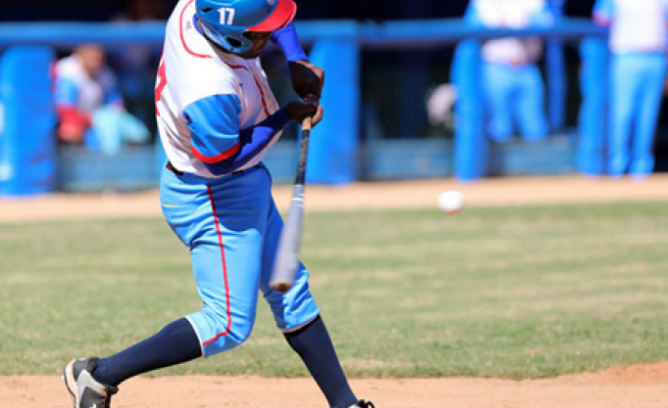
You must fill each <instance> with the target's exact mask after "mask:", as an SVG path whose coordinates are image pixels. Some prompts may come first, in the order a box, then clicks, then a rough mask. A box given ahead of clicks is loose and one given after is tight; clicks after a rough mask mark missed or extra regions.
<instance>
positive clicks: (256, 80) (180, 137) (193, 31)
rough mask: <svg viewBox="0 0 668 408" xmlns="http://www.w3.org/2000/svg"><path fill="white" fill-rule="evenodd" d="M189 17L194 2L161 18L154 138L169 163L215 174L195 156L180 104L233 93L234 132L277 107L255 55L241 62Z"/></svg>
mask: <svg viewBox="0 0 668 408" xmlns="http://www.w3.org/2000/svg"><path fill="white" fill-rule="evenodd" d="M195 16H196V10H195V0H180V1H179V3H178V4H177V6H176V8H175V9H174V11H173V13H172V15H171V16H170V18H169V20H168V22H167V32H166V35H165V45H164V50H163V57H162V59H161V62H160V67H159V70H158V79H157V83H156V115H157V122H158V129H159V131H160V139H161V141H162V145H163V147H164V149H165V153H166V154H167V158H168V159H169V161H170V162H171V163H172V165H173V166H174V167H175V168H176V169H178V170H180V171H183V172H187V173H193V174H197V175H199V176H203V177H216V176H215V175H213V174H212V173H211V172H210V171H209V170H208V169H207V168H206V166H205V165H204V163H203V162H202V161H201V160H200V159H198V158H197V157H196V152H195V151H194V149H193V143H192V139H191V136H192V135H191V131H190V128H189V121H188V119H187V118H186V115H185V114H184V110H185V109H186V107H188V106H189V105H191V104H192V103H194V102H196V101H198V100H201V99H204V98H208V97H211V96H215V95H233V96H236V97H237V98H238V100H239V101H240V103H241V111H240V112H239V113H238V116H239V118H238V120H239V124H240V125H239V130H243V129H247V128H250V127H252V126H254V125H256V124H257V123H259V122H261V121H263V120H264V119H265V118H267V117H268V116H270V115H271V114H273V113H274V112H276V111H277V110H278V109H279V108H280V107H279V105H278V103H277V102H276V99H275V97H274V95H273V93H272V91H271V88H270V87H269V83H268V82H267V77H266V75H265V73H264V71H263V70H262V67H261V66H260V60H259V58H255V59H250V60H245V59H243V58H240V57H238V56H236V55H233V54H228V53H224V52H222V51H220V50H218V49H216V48H214V46H213V45H211V44H210V43H209V42H208V41H207V40H206V39H205V38H204V37H203V36H202V34H200V32H199V30H198V29H197V28H196V26H195V24H196V20H195ZM280 136H281V132H278V133H277V134H276V135H275V136H274V138H273V139H272V141H271V142H270V143H269V144H268V145H267V147H266V148H265V149H263V150H262V151H260V152H259V153H258V154H257V155H256V156H255V157H253V158H252V159H251V160H250V161H249V162H248V163H246V164H245V165H244V166H243V167H241V168H239V170H242V169H245V168H249V167H252V166H254V165H256V164H258V163H259V162H260V160H261V159H262V157H263V156H264V154H265V152H266V150H267V149H268V148H269V147H270V146H271V145H272V144H273V143H275V142H276V140H278V138H279V137H280ZM221 153H222V152H221Z"/></svg>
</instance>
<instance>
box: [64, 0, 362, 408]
mask: <svg viewBox="0 0 668 408" xmlns="http://www.w3.org/2000/svg"><path fill="white" fill-rule="evenodd" d="M296 10H297V6H296V4H295V3H294V2H293V0H181V1H180V2H179V3H178V4H177V6H176V8H175V10H174V11H173V13H172V15H171V17H170V18H169V21H168V23H167V32H166V39H165V44H164V53H163V57H162V59H161V62H160V66H159V70H158V79H157V84H156V93H155V97H156V116H157V122H158V128H159V130H160V138H161V141H162V144H163V146H164V148H165V151H166V153H167V157H168V159H169V164H168V165H167V166H166V168H165V169H164V171H163V174H162V177H161V192H160V195H161V198H160V199H161V204H162V209H163V214H164V216H165V219H166V220H167V222H168V223H169V225H170V226H171V228H172V229H173V231H174V232H175V233H176V235H177V236H178V237H179V239H180V240H181V241H182V242H183V243H184V244H185V245H186V246H187V247H188V248H189V249H190V253H191V257H192V267H193V272H194V275H195V280H196V282H197V288H198V292H199V294H200V297H201V298H202V301H203V307H202V309H201V310H200V311H198V312H195V313H192V314H190V315H188V316H186V317H185V318H182V319H178V320H176V321H174V322H172V323H170V324H169V325H167V326H166V327H165V328H163V329H162V330H161V331H160V332H159V333H157V334H156V335H154V336H153V337H150V338H148V339H146V340H144V341H142V342H140V343H138V344H135V345H133V346H131V347H130V348H128V349H126V350H123V351H121V352H119V353H117V354H114V355H112V356H110V357H107V358H101V359H98V358H84V359H78V360H73V361H71V362H70V363H69V364H67V366H66V367H65V374H64V380H65V383H66V385H67V388H68V390H69V391H70V393H71V394H72V396H73V400H74V407H75V408H90V407H96V408H108V407H109V406H110V399H111V396H112V395H113V394H115V393H116V392H117V391H118V388H117V387H118V385H119V384H120V383H121V382H122V381H124V380H126V379H128V378H130V377H132V376H135V375H138V374H141V373H144V372H147V371H151V370H155V369H159V368H163V367H167V366H170V365H174V364H180V363H184V362H187V361H190V360H193V359H195V358H198V357H201V356H203V357H209V356H212V355H214V354H217V353H220V352H223V351H226V350H230V349H232V348H234V347H236V346H238V345H240V344H241V343H243V342H244V341H245V340H246V339H247V338H248V336H249V335H250V333H251V330H252V328H253V324H254V321H255V315H256V305H257V300H258V293H259V292H260V291H261V292H262V293H263V295H264V298H265V300H266V301H267V302H268V303H269V305H270V307H271V310H272V312H273V315H274V317H275V320H276V324H277V326H278V328H279V329H281V330H282V331H283V332H284V333H285V337H286V339H287V341H288V343H289V344H290V346H291V347H292V348H293V349H294V350H295V351H296V352H297V353H298V354H299V355H300V356H301V357H302V359H303V361H304V363H305V364H306V366H307V368H308V369H309V371H310V372H311V374H312V375H313V377H314V379H315V380H316V382H317V383H318V385H319V386H320V388H321V390H322V392H323V394H324V395H325V397H326V398H327V401H328V403H329V406H330V407H335V408H352V407H357V408H369V407H373V404H371V403H370V402H366V401H363V400H358V399H357V397H356V396H355V395H354V393H353V392H352V390H351V389H350V387H349V385H348V381H347V379H346V377H345V374H344V373H343V370H342V369H341V366H340V364H339V361H338V358H337V356H336V353H335V351H334V347H333V345H332V343H331V340H330V338H329V335H328V333H327V329H326V327H325V325H324V323H323V321H322V319H321V318H320V316H319V314H320V312H319V309H318V307H317V306H316V303H315V301H314V299H313V297H312V296H311V293H310V291H309V287H308V276H309V274H308V271H307V270H306V268H304V266H303V265H300V268H299V271H298V275H297V279H296V282H295V284H294V286H293V288H292V289H291V290H290V291H288V292H287V293H285V294H280V293H277V292H274V291H272V290H271V288H270V287H269V278H270V273H271V269H272V266H273V260H274V255H275V252H276V247H277V243H278V239H279V236H280V232H281V229H282V227H283V222H282V220H281V217H280V215H279V213H278V211H277V210H276V207H275V205H274V201H273V198H272V196H271V189H270V187H271V177H270V175H269V172H268V171H267V169H266V167H265V166H264V165H263V164H262V162H261V160H262V156H263V155H264V153H265V152H266V150H267V149H268V148H269V147H270V146H271V145H272V144H273V143H274V142H275V141H276V140H277V139H278V138H279V137H280V135H281V131H282V130H283V129H284V128H285V127H286V126H287V125H288V124H289V123H290V122H291V121H294V122H297V123H301V121H302V120H303V119H304V118H305V117H307V116H312V117H313V124H314V125H315V124H317V123H318V122H319V121H320V120H321V118H322V115H323V111H322V108H321V107H320V106H319V105H317V104H316V105H312V104H303V103H301V102H291V103H289V104H287V105H286V106H284V107H283V108H281V107H279V105H278V103H277V102H276V100H275V98H274V96H273V94H272V92H271V89H270V87H269V84H268V82H267V79H266V76H265V74H264V72H263V71H262V68H261V66H260V62H259V58H258V57H259V56H260V53H261V52H262V50H263V49H264V48H265V46H266V44H267V42H268V41H269V40H270V39H272V40H274V41H276V42H277V44H278V45H279V46H280V47H281V48H282V50H283V51H284V53H285V54H286V57H287V59H288V61H289V63H290V66H291V74H292V80H293V87H294V88H295V91H296V92H297V93H298V94H299V95H300V96H301V97H306V96H307V95H315V96H318V97H319V96H320V92H321V90H322V85H323V78H324V73H323V71H322V69H320V68H318V67H316V66H314V65H312V64H311V63H309V62H308V59H307V58H306V55H305V54H304V51H303V50H302V48H301V46H300V45H299V42H298V39H297V36H296V32H295V28H294V25H293V24H292V20H293V18H294V16H295V13H296ZM286 405H287V404H286Z"/></svg>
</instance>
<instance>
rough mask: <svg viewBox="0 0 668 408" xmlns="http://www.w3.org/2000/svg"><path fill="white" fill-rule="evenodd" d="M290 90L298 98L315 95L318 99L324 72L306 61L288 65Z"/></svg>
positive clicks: (323, 83)
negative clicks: (293, 91) (295, 93)
mask: <svg viewBox="0 0 668 408" xmlns="http://www.w3.org/2000/svg"><path fill="white" fill-rule="evenodd" d="M290 79H291V80H292V89H294V90H295V92H297V95H299V97H300V98H306V97H307V96H309V95H315V96H316V97H318V98H320V96H321V95H322V87H323V85H325V71H324V70H323V69H322V68H320V67H318V66H316V65H313V64H311V63H310V62H308V61H303V60H302V61H296V62H294V63H292V64H290Z"/></svg>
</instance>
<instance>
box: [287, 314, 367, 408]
mask: <svg viewBox="0 0 668 408" xmlns="http://www.w3.org/2000/svg"><path fill="white" fill-rule="evenodd" d="M285 338H286V339H287V340H288V343H289V344H290V347H292V349H293V350H294V351H296V352H297V354H299V356H300V357H301V358H302V360H304V363H305V364H306V368H308V370H309V371H310V372H311V375H312V376H313V378H314V379H315V381H316V382H317V383H318V386H319V387H320V389H321V390H322V392H323V394H325V397H326V398H327V402H329V405H330V407H332V408H348V407H350V406H351V405H353V404H355V403H356V402H357V398H356V397H355V394H353V391H352V390H351V389H350V385H348V380H347V379H346V375H345V374H344V373H343V369H342V368H341V364H340V363H339V359H338V357H337V356H336V352H335V351H334V345H333V344H332V340H331V339H330V338H329V333H328V332H327V328H326V327H325V323H324V322H323V321H322V319H321V318H320V316H318V317H317V318H316V319H315V320H314V321H312V322H311V323H309V324H308V325H307V326H306V327H302V328H301V329H299V330H297V331H295V332H292V333H286V334H285Z"/></svg>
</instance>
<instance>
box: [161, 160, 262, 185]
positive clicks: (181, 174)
mask: <svg viewBox="0 0 668 408" xmlns="http://www.w3.org/2000/svg"><path fill="white" fill-rule="evenodd" d="M165 167H166V168H167V170H169V171H171V172H172V173H174V174H175V175H176V176H177V177H179V178H182V177H183V178H188V179H192V180H193V181H197V180H204V179H206V178H205V177H202V176H198V175H196V174H192V173H185V172H183V171H181V170H179V169H177V168H176V167H174V165H173V164H172V163H171V162H167V165H166V166H165ZM260 167H264V164H262V162H260V163H258V164H256V165H255V166H252V167H249V168H246V169H243V170H235V171H233V172H232V173H229V174H226V175H224V176H222V177H216V178H210V179H208V180H209V181H211V180H217V179H221V178H225V177H227V176H237V175H240V174H244V173H246V172H248V171H250V170H253V169H256V168H260Z"/></svg>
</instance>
